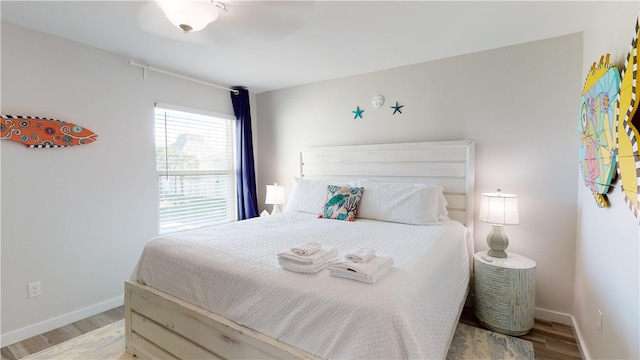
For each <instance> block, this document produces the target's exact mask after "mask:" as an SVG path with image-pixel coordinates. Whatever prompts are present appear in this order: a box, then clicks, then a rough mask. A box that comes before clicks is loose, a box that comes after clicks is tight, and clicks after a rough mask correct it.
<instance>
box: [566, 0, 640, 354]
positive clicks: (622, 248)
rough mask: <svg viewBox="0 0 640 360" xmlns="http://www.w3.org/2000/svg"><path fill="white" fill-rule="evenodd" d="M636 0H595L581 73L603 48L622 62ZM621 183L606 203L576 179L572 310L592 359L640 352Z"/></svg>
mask: <svg viewBox="0 0 640 360" xmlns="http://www.w3.org/2000/svg"><path fill="white" fill-rule="evenodd" d="M638 4H639V3H638V2H627V3H617V4H616V6H615V7H612V6H610V4H608V3H605V2H603V3H601V4H600V5H601V11H600V12H599V13H600V14H601V16H599V17H594V21H595V22H597V25H598V26H596V27H595V29H594V30H591V31H585V33H584V59H583V63H582V73H583V74H585V75H584V76H586V74H587V72H588V70H589V68H590V67H591V64H592V63H593V62H596V61H598V59H599V58H600V56H601V55H604V54H607V53H610V54H611V62H613V63H615V64H617V65H618V67H619V69H622V68H623V67H624V62H625V59H626V56H627V52H628V51H629V48H630V45H631V39H632V37H633V36H634V33H635V23H636V18H637V17H638V10H639V8H640V7H639V5H638ZM596 29H597V30H596ZM583 81H584V80H583ZM620 185H621V183H620V181H617V182H616V183H615V185H614V186H613V190H611V191H610V193H609V195H608V196H609V199H610V202H611V207H610V208H606V209H601V208H598V207H597V206H596V204H595V201H594V200H593V196H592V195H591V192H590V191H588V189H587V187H586V186H585V185H584V182H583V181H582V178H581V177H579V180H578V185H577V187H578V189H579V191H578V238H577V246H576V258H577V261H576V282H575V297H574V299H575V300H574V315H575V318H576V322H577V324H578V329H579V330H580V334H581V337H582V340H583V341H582V342H583V349H584V350H585V352H586V355H587V357H590V358H594V359H638V358H640V341H639V339H640V247H639V244H640V230H639V229H640V228H639V227H638V219H636V218H635V217H634V215H633V213H632V212H631V211H630V210H629V209H628V207H627V206H626V204H625V202H624V198H623V195H622V192H621V191H620ZM598 310H601V311H602V313H603V314H604V319H603V322H602V332H600V331H598V317H599V316H598Z"/></svg>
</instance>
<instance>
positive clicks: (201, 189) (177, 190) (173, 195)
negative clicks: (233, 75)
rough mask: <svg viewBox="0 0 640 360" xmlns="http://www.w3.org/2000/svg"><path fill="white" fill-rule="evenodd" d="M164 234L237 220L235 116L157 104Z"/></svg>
mask: <svg viewBox="0 0 640 360" xmlns="http://www.w3.org/2000/svg"><path fill="white" fill-rule="evenodd" d="M155 128H156V169H157V171H158V192H159V194H158V195H159V196H158V198H159V210H160V213H159V227H160V229H159V230H160V233H161V234H165V233H170V232H175V231H180V230H187V229H194V228H198V227H202V226H208V225H214V224H220V223H224V222H229V221H233V220H235V219H236V181H235V168H234V167H235V165H234V164H235V160H234V156H235V155H234V154H235V119H233V118H232V117H230V116H228V115H215V114H213V115H212V114H206V113H204V112H198V113H194V112H187V111H185V110H184V109H179V108H176V107H170V108H169V107H168V106H163V105H159V104H156V108H155Z"/></svg>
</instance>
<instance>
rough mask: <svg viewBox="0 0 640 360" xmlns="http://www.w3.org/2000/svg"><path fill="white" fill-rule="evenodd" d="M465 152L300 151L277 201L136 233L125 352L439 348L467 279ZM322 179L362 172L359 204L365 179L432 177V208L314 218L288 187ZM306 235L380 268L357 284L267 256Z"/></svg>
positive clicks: (385, 352)
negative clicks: (385, 268) (426, 217)
mask: <svg viewBox="0 0 640 360" xmlns="http://www.w3.org/2000/svg"><path fill="white" fill-rule="evenodd" d="M473 162H474V143H473V142H472V141H442V142H421V143H402V144H382V145H356V146H338V147H322V148H311V149H306V150H302V151H300V176H299V178H297V179H295V180H294V190H293V192H292V194H291V197H290V199H289V202H290V204H287V206H286V207H285V209H287V210H288V211H286V212H283V213H281V214H277V215H274V216H268V217H260V218H255V219H250V220H246V221H241V222H235V223H231V224H226V225H221V226H216V227H209V228H202V229H196V230H191V231H187V232H180V233H175V234H168V235H165V236H160V237H158V238H155V239H153V240H152V241H150V242H149V243H148V244H147V246H146V247H145V249H144V251H143V253H142V255H141V257H140V260H139V262H138V265H137V267H136V269H135V270H134V272H133V275H132V278H131V280H129V281H127V282H125V328H126V336H125V339H126V348H127V352H128V353H130V354H133V355H136V356H138V357H140V358H162V359H204V358H214V359H216V358H234V359H235V358H252V359H256V358H260V359H263V358H311V359H316V358H385V359H386V358H444V357H445V355H446V352H447V350H448V347H449V344H450V342H451V338H452V337H453V332H454V330H455V327H456V324H457V321H458V318H459V315H460V312H461V310H462V306H463V305H464V302H465V299H466V295H467V293H468V289H469V277H470V257H471V255H472V254H473V247H472V239H471V236H470V234H471V233H472V232H471V231H472V226H473V221H472V219H473V216H472V213H473V182H474V178H473V165H474V164H473ZM323 183H324V184H326V183H342V184H350V185H352V186H358V185H360V184H362V183H364V184H365V185H364V189H365V190H364V192H363V196H362V203H361V205H364V204H365V201H366V200H367V198H366V194H367V193H366V191H367V188H369V189H370V191H373V190H372V189H374V188H375V186H380V189H386V187H385V186H387V185H386V184H395V185H393V186H396V185H398V186H400V188H403V187H402V185H400V184H406V185H407V186H413V185H415V184H429V187H430V188H431V187H433V186H434V185H435V187H440V189H442V190H443V191H442V192H441V194H442V195H444V198H445V199H446V202H445V204H446V216H443V214H442V213H441V212H440V211H439V212H438V214H437V216H438V221H437V222H436V223H433V224H429V225H423V224H421V225H416V224H413V223H412V222H411V221H413V220H406V221H405V220H404V219H412V216H415V215H416V214H422V212H421V210H418V211H414V210H413V209H411V211H409V212H408V214H406V215H404V216H403V217H402V218H401V220H398V221H395V220H394V221H386V220H387V219H384V218H383V219H375V217H376V216H377V215H375V214H374V212H370V214H372V215H370V216H368V217H366V218H357V219H356V221H354V222H348V221H340V220H330V219H319V218H318V215H317V213H313V212H315V211H310V212H308V211H304V207H305V206H307V205H309V203H310V202H312V201H311V200H309V201H302V200H306V199H307V197H301V196H300V194H303V193H304V194H305V196H309V199H311V197H310V196H311V195H308V194H307V193H305V192H302V191H301V190H300V189H311V187H308V186H311V185H310V184H313V186H314V187H315V188H317V187H318V184H323ZM302 184H304V185H302ZM380 184H382V185H380ZM324 186H325V187H326V185H324ZM403 189H404V188H403ZM421 189H424V187H421ZM421 191H422V190H421ZM378 193H380V192H378ZM371 194H374V192H371ZM434 199H435V198H434ZM314 201H315V200H314ZM403 202H404V201H403ZM408 202H411V200H408ZM296 203H297V205H296ZM371 204H372V203H369V204H368V205H369V206H371ZM434 204H435V203H434ZM439 205H442V202H438V203H437V204H436V205H434V208H437V207H438V206H439ZM396 206H397V204H396ZM312 208H316V207H312ZM362 209H364V208H362ZM376 209H377V207H376ZM400 210H402V209H400ZM393 213H394V214H398V213H401V211H400V212H396V211H393ZM381 216H386V215H385V214H384V213H383V214H382V215H381ZM447 218H448V219H449V220H447ZM383 220H385V221H383ZM392 220H393V219H392ZM416 221H418V220H416ZM420 221H422V220H420ZM309 240H313V241H318V242H321V243H322V244H323V245H326V246H335V247H336V248H338V249H339V250H340V253H344V251H346V250H350V249H353V248H357V247H371V248H375V249H376V251H377V252H378V253H380V254H385V255H390V256H392V257H393V258H394V266H393V267H392V268H391V270H389V272H388V273H386V274H385V275H384V276H382V277H381V278H380V279H379V280H378V281H377V282H376V283H374V284H365V283H361V282H358V281H353V280H349V279H343V278H337V277H334V276H330V275H329V273H328V271H326V270H324V271H320V272H318V273H315V274H300V273H295V272H291V271H287V270H284V269H283V268H282V267H280V266H279V265H278V261H277V259H276V254H277V253H278V252H279V251H281V250H283V249H286V248H289V247H291V246H293V245H295V244H298V243H301V242H304V241H309Z"/></svg>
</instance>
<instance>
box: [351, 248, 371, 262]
mask: <svg viewBox="0 0 640 360" xmlns="http://www.w3.org/2000/svg"><path fill="white" fill-rule="evenodd" d="M374 257H376V251H375V250H374V249H370V248H359V249H356V250H353V251H351V252H348V253H347V254H346V255H345V258H346V259H347V260H350V261H353V262H355V263H366V262H367V261H369V260H371V259H373V258H374Z"/></svg>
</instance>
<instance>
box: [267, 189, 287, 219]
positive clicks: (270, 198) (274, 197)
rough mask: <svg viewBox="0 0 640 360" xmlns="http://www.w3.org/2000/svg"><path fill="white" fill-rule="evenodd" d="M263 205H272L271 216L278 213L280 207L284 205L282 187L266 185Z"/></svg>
mask: <svg viewBox="0 0 640 360" xmlns="http://www.w3.org/2000/svg"><path fill="white" fill-rule="evenodd" d="M264 203H265V204H268V205H271V204H272V205H273V210H272V211H271V214H276V213H279V212H280V206H279V205H282V204H284V186H279V185H278V183H273V185H267V198H266V199H265V201H264Z"/></svg>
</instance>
